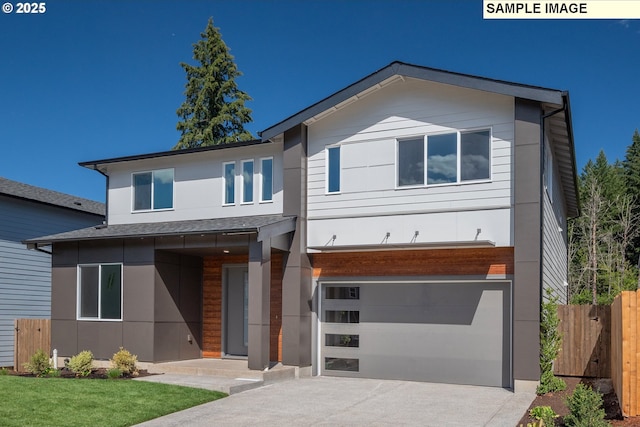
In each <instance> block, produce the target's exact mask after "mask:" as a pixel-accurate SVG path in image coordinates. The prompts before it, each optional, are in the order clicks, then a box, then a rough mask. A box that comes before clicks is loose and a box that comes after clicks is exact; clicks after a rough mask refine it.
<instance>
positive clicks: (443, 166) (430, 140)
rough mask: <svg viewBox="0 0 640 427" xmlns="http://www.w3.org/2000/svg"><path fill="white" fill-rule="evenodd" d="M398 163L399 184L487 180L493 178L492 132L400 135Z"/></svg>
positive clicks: (404, 185)
mask: <svg viewBox="0 0 640 427" xmlns="http://www.w3.org/2000/svg"><path fill="white" fill-rule="evenodd" d="M425 164H426V169H425ZM397 167H398V176H397V178H398V187H412V186H422V185H424V184H425V182H426V184H427V185H442V184H456V183H462V182H470V181H487V180H489V179H491V132H490V131H489V130H477V131H468V132H451V133H445V134H437V135H428V136H426V138H425V137H417V138H411V139H400V140H398V159H397Z"/></svg>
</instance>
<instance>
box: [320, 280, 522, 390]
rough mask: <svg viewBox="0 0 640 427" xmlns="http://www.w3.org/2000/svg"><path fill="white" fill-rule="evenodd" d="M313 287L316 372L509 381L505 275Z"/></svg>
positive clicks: (505, 383)
mask: <svg viewBox="0 0 640 427" xmlns="http://www.w3.org/2000/svg"><path fill="white" fill-rule="evenodd" d="M321 289H322V298H321V305H320V311H321V315H320V372H321V374H322V375H333V376H352V377H364V378H382V379H401V380H414V381H429V382H442V383H451V384H474V385H484V386H497V387H509V386H510V385H511V384H510V383H511V381H510V358H509V357H510V356H509V355H510V353H511V350H510V349H511V342H510V335H511V332H510V326H509V325H510V312H511V310H510V294H509V284H508V283H486V282H480V283H458V282H456V283H389V282H386V283H377V282H376V283H340V284H323V285H322V286H321Z"/></svg>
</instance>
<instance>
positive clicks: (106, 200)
mask: <svg viewBox="0 0 640 427" xmlns="http://www.w3.org/2000/svg"><path fill="white" fill-rule="evenodd" d="M93 170H95V171H98V173H100V175H102V176H104V177H105V178H106V179H107V185H106V186H105V195H104V223H105V224H109V175H107V174H106V173H104V172H102V171H101V170H100V169H98V165H97V164H94V165H93Z"/></svg>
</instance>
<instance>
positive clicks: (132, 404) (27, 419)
mask: <svg viewBox="0 0 640 427" xmlns="http://www.w3.org/2000/svg"><path fill="white" fill-rule="evenodd" d="M0 396H2V403H1V404H0V424H1V425H2V426H7V427H11V426H16V427H27V426H34V427H35V426H60V427H63V426H65V427H66V426H114V427H115V426H130V425H134V424H137V423H141V422H143V421H147V420H150V419H153V418H157V417H160V416H162V415H166V414H170V413H172V412H176V411H180V410H182V409H186V408H190V407H192V406H196V405H200V404H202V403H206V402H210V401H212V400H216V399H220V398H222V397H225V396H226V394H224V393H220V392H216V391H209V390H202V389H196V388H189V387H179V386H173V385H167V384H157V383H150V382H145V381H131V380H91V379H63V378H29V377H18V376H11V375H0Z"/></svg>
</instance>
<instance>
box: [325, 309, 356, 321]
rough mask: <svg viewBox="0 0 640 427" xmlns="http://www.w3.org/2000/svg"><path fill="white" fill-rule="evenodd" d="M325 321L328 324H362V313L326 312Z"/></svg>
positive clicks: (346, 311) (345, 311) (347, 311)
mask: <svg viewBox="0 0 640 427" xmlns="http://www.w3.org/2000/svg"><path fill="white" fill-rule="evenodd" d="M324 321H325V322H327V323H360V312H359V311H351V310H325V312H324Z"/></svg>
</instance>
